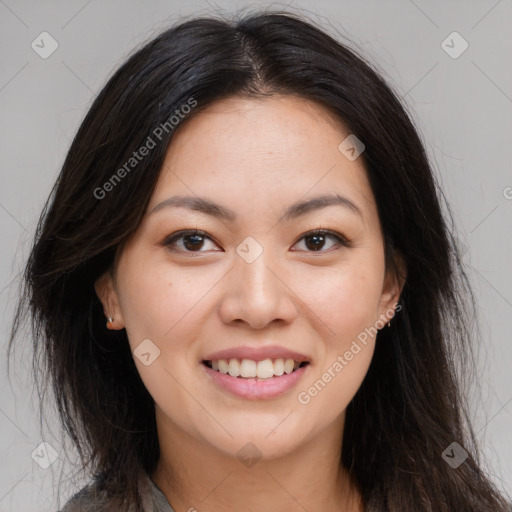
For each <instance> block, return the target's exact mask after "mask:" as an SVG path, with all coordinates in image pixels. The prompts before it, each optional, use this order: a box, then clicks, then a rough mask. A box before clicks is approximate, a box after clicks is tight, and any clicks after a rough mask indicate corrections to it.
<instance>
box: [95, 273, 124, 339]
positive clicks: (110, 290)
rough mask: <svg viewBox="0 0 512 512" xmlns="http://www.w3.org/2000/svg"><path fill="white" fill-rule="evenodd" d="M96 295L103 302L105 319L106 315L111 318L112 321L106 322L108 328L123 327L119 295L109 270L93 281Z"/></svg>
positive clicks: (117, 328) (116, 328)
mask: <svg viewBox="0 0 512 512" xmlns="http://www.w3.org/2000/svg"><path fill="white" fill-rule="evenodd" d="M94 289H95V290H96V295H97V296H98V298H99V299H100V301H101V303H102V304H103V313H104V315H105V321H106V319H107V318H108V317H111V318H113V319H114V320H113V322H112V323H108V324H107V328H108V329H113V330H119V329H123V328H124V319H123V315H122V313H121V307H120V305H119V297H118V294H117V291H116V288H115V285H114V279H113V277H112V273H111V270H110V269H109V270H107V271H106V272H105V273H104V274H102V275H101V276H100V277H99V278H98V279H97V280H96V281H95V283H94Z"/></svg>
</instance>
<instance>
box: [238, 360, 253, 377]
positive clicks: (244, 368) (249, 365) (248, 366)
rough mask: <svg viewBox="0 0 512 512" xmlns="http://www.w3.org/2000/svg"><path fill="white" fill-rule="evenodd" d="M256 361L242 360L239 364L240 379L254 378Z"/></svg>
mask: <svg viewBox="0 0 512 512" xmlns="http://www.w3.org/2000/svg"><path fill="white" fill-rule="evenodd" d="M256 375H257V372H256V361H251V360H250V359H242V362H241V363H240V376H241V377H256Z"/></svg>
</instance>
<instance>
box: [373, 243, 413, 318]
mask: <svg viewBox="0 0 512 512" xmlns="http://www.w3.org/2000/svg"><path fill="white" fill-rule="evenodd" d="M392 257H393V261H394V265H390V266H389V268H388V269H387V271H386V275H385V277H384V283H383V286H382V295H381V297H380V301H379V311H378V313H379V318H380V319H382V320H383V321H384V322H386V323H387V322H390V321H391V319H392V318H393V317H394V316H395V311H396V309H397V303H398V300H399V299H400V295H401V293H402V290H403V287H404V284H405V280H406V278H407V266H406V264H405V260H404V258H403V256H402V254H401V253H400V252H399V251H398V250H396V249H395V250H394V251H393V256H392ZM398 310H400V307H399V308H398Z"/></svg>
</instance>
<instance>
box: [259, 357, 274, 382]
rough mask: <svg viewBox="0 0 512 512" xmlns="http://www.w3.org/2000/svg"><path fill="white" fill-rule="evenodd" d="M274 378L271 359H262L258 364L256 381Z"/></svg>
mask: <svg viewBox="0 0 512 512" xmlns="http://www.w3.org/2000/svg"><path fill="white" fill-rule="evenodd" d="M273 376H274V365H273V363H272V359H264V360H263V361H259V362H258V379H268V378H269V377H273Z"/></svg>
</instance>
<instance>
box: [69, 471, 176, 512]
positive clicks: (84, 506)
mask: <svg viewBox="0 0 512 512" xmlns="http://www.w3.org/2000/svg"><path fill="white" fill-rule="evenodd" d="M96 486H97V482H92V483H90V484H89V485H86V486H85V487H83V488H82V489H81V490H80V491H78V492H77V493H76V494H75V495H74V496H73V497H72V498H71V499H70V500H69V501H68V502H67V503H66V504H65V506H64V508H63V509H62V510H61V511H60V512H93V511H94V512H99V511H103V510H111V509H110V508H109V506H108V503H107V501H106V499H105V494H104V492H98V489H97V487H96ZM138 487H139V493H140V496H141V501H142V511H143V512H175V511H174V509H173V508H172V507H171V505H170V504H169V502H168V501H167V498H166V497H165V494H164V493H163V492H162V491H161V490H160V489H159V488H158V486H157V485H156V484H155V482H153V480H152V479H151V478H150V477H149V475H148V474H147V473H144V474H143V475H141V476H140V477H139V482H138ZM123 512H135V511H133V508H130V509H129V510H126V511H124V510H123ZM137 512H139V511H137Z"/></svg>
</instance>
